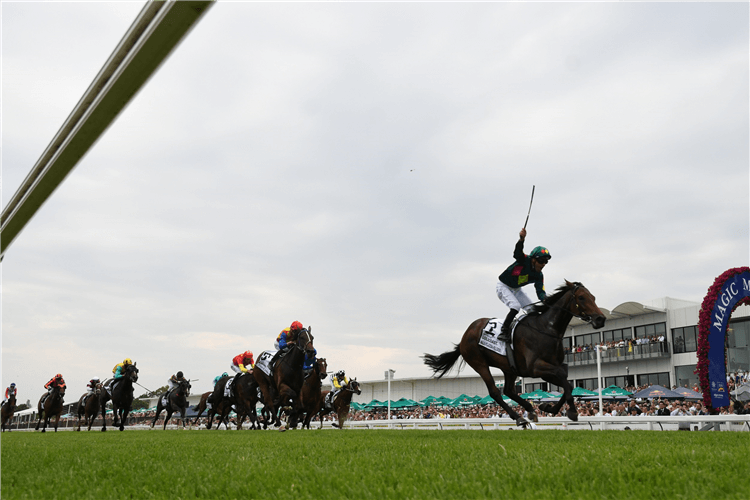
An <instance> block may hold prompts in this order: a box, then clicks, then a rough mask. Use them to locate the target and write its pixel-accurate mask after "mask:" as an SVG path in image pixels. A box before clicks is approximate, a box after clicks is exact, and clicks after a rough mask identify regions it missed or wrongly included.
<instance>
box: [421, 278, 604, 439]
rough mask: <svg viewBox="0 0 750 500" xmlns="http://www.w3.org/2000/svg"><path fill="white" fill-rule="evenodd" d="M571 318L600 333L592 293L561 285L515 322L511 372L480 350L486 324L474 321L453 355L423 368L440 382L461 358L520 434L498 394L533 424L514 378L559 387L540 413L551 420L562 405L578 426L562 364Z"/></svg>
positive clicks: (431, 358) (519, 420)
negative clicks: (496, 375)
mask: <svg viewBox="0 0 750 500" xmlns="http://www.w3.org/2000/svg"><path fill="white" fill-rule="evenodd" d="M573 317H576V318H580V319H582V320H583V321H585V322H587V323H591V324H592V325H593V326H594V328H597V329H599V328H602V327H603V326H604V322H605V317H604V314H603V313H602V312H601V310H600V309H599V307H598V306H597V305H596V300H595V298H594V296H593V295H591V292H589V291H588V290H587V289H586V287H585V286H583V285H582V284H581V283H577V282H576V283H571V282H569V281H567V280H566V281H565V285H563V286H561V287H559V288H558V289H557V290H556V291H555V293H554V294H553V295H551V296H550V297H548V298H547V299H546V300H545V301H544V303H541V304H536V305H534V306H533V307H532V308H531V311H530V312H529V313H528V314H527V315H525V316H524V317H523V318H521V319H520V320H519V322H518V325H517V326H516V328H515V333H514V335H513V341H512V342H513V352H512V355H513V356H514V359H515V366H512V365H511V364H510V363H509V361H508V358H507V357H506V356H501V355H500V354H497V353H495V352H493V351H491V350H489V349H487V348H485V347H482V346H480V345H479V340H480V338H481V336H482V330H483V329H484V328H485V326H486V325H487V323H488V321H489V318H481V319H478V320H476V321H474V322H473V323H472V324H471V325H469V327H468V328H467V330H466V332H465V333H464V336H463V338H462V339H461V342H460V343H459V344H456V347H455V349H453V350H452V351H448V352H444V353H443V354H440V355H438V356H435V355H432V354H425V355H424V356H423V358H424V362H425V364H427V366H429V367H430V368H432V370H433V372H434V374H436V375H437V377H438V378H441V377H442V376H443V375H445V374H446V373H448V372H449V371H450V370H451V368H452V367H453V365H454V364H455V363H456V361H458V359H459V358H460V357H462V356H463V359H464V361H465V362H466V363H468V364H469V366H471V367H472V368H473V369H474V371H476V372H477V373H478V374H479V376H480V377H482V380H484V383H485V384H486V385H487V389H488V390H489V393H490V396H492V399H494V400H495V401H496V402H497V404H499V405H500V406H501V407H502V408H503V409H504V410H505V411H506V412H508V415H509V416H510V417H511V418H513V419H514V420H515V421H516V424H517V425H519V426H522V427H524V428H526V426H527V425H528V424H529V422H528V421H527V420H526V419H524V418H523V416H519V415H518V414H517V413H516V412H515V411H513V409H512V408H511V407H510V406H508V405H507V404H506V403H505V402H504V401H503V397H502V394H503V392H504V393H505V395H506V396H508V397H509V398H510V399H512V400H513V401H515V402H516V403H518V404H520V405H521V406H522V407H523V408H524V409H525V410H526V411H527V412H528V413H529V416H530V417H531V418H532V420H536V414H535V413H534V407H533V406H532V405H531V404H530V403H529V402H528V401H526V400H525V399H523V398H521V397H519V396H518V395H517V394H516V391H515V381H516V378H517V377H519V376H521V377H540V378H542V380H545V381H547V382H549V383H551V384H555V385H557V386H560V387H562V388H563V390H564V392H563V395H562V397H561V398H560V400H559V401H558V402H557V403H555V404H554V405H552V404H550V403H545V404H543V405H541V406H540V407H539V409H540V410H542V411H544V412H547V413H551V414H553V415H556V414H557V412H558V411H559V410H560V408H562V405H563V404H564V403H567V404H568V408H569V410H568V413H567V416H568V418H569V419H570V420H572V421H574V422H575V421H577V420H578V413H577V412H576V407H575V404H574V401H573V396H572V394H571V392H572V390H573V388H572V387H571V385H570V382H568V365H567V364H565V363H563V360H564V359H565V354H564V352H563V345H562V339H563V336H564V335H565V329H566V328H567V327H568V324H569V323H570V321H571V320H572V319H573ZM490 366H494V367H496V368H500V369H501V370H502V371H503V375H504V377H505V387H504V390H503V392H501V391H500V389H498V388H497V387H496V386H495V381H494V379H493V378H492V374H490ZM459 369H460V367H459Z"/></svg>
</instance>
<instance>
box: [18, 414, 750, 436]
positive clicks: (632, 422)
mask: <svg viewBox="0 0 750 500" xmlns="http://www.w3.org/2000/svg"><path fill="white" fill-rule="evenodd" d="M178 422H179V421H178ZM310 427H311V429H312V430H317V429H318V428H319V427H320V421H317V422H314V423H312V424H311V425H310ZM150 428H151V427H150V425H144V424H138V425H129V426H126V427H125V429H126V430H133V431H135V430H149V429H150ZM181 428H182V425H181V424H179V423H177V424H170V425H167V429H168V430H173V429H181ZM243 428H244V429H247V428H248V425H247V423H245V425H244V426H243ZM323 428H324V429H335V427H333V426H332V425H331V422H330V421H326V422H324V423H323ZM344 428H345V429H360V430H367V429H372V430H378V429H396V430H409V429H425V430H462V429H468V430H510V429H518V427H517V426H516V423H515V421H513V420H511V419H509V418H447V419H442V418H431V419H413V420H411V419H410V420H391V421H390V422H389V421H388V420H353V421H347V422H346V423H345V424H344ZM532 428H533V429H537V430H540V429H556V430H627V429H631V430H649V431H676V430H691V431H696V430H701V431H703V430H716V431H719V430H721V431H735V432H750V415H692V416H687V417H652V416H649V417H580V418H579V419H578V422H572V421H570V420H568V419H567V418H565V417H540V418H539V422H536V423H534V425H533V426H532ZM681 428H682V429H681ZM100 429H101V427H93V428H92V431H99V430H100ZM187 429H189V430H205V426H203V425H201V426H200V427H196V426H192V427H188V428H187ZM221 429H222V430H224V429H225V428H224V426H222V428H221ZM33 430H34V429H33V426H32V428H30V429H17V430H16V429H14V431H15V432H17V431H21V432H28V431H32V432H33ZM59 430H61V431H72V430H74V427H60V429H59ZM84 430H85V429H84ZM107 430H108V431H110V432H119V431H118V430H117V428H116V427H108V429H107ZM159 430H161V426H160V425H159V426H156V429H155V432H158V431H159ZM230 430H236V427H234V426H232V428H231V429H230ZM269 430H275V431H277V432H278V429H275V428H272V427H271V428H269ZM214 431H215V429H211V431H209V432H214ZM47 432H54V429H53V428H49V427H48V428H47Z"/></svg>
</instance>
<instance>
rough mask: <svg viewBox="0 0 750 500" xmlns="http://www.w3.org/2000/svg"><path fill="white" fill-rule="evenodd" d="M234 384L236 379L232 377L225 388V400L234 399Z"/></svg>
mask: <svg viewBox="0 0 750 500" xmlns="http://www.w3.org/2000/svg"><path fill="white" fill-rule="evenodd" d="M233 382H234V377H230V378H229V380H227V385H225V386H224V397H225V398H231V397H232V383H233Z"/></svg>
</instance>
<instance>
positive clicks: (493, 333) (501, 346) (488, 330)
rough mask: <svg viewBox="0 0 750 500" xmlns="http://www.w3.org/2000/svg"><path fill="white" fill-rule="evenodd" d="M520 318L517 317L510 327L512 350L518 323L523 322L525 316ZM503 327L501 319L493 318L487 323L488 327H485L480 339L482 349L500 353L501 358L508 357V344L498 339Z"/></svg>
mask: <svg viewBox="0 0 750 500" xmlns="http://www.w3.org/2000/svg"><path fill="white" fill-rule="evenodd" d="M519 316H520V317H517V318H516V319H514V320H513V323H512V324H511V326H510V339H511V340H510V344H511V349H512V348H513V336H514V335H515V332H516V325H518V322H519V321H521V320H522V319H523V317H524V315H523V314H521V315H519ZM502 327H503V320H502V319H499V318H492V319H490V320H489V321H488V322H487V326H485V327H484V330H482V336H481V337H480V338H479V345H481V346H482V347H485V348H487V349H489V350H490V351H493V352H496V353H498V354H499V355H500V356H505V355H506V346H507V344H506V343H505V342H503V341H502V340H498V339H497V337H498V335H500V330H501V329H502Z"/></svg>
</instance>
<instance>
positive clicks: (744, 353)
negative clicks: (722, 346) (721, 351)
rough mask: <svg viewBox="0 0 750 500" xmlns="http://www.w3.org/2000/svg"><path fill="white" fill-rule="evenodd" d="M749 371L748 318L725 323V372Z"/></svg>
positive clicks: (749, 339) (749, 343) (749, 336)
mask: <svg viewBox="0 0 750 500" xmlns="http://www.w3.org/2000/svg"><path fill="white" fill-rule="evenodd" d="M739 370H742V371H744V372H750V320H748V319H745V320H743V321H731V320H730V321H729V325H727V372H728V373H736V372H738V371H739Z"/></svg>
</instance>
